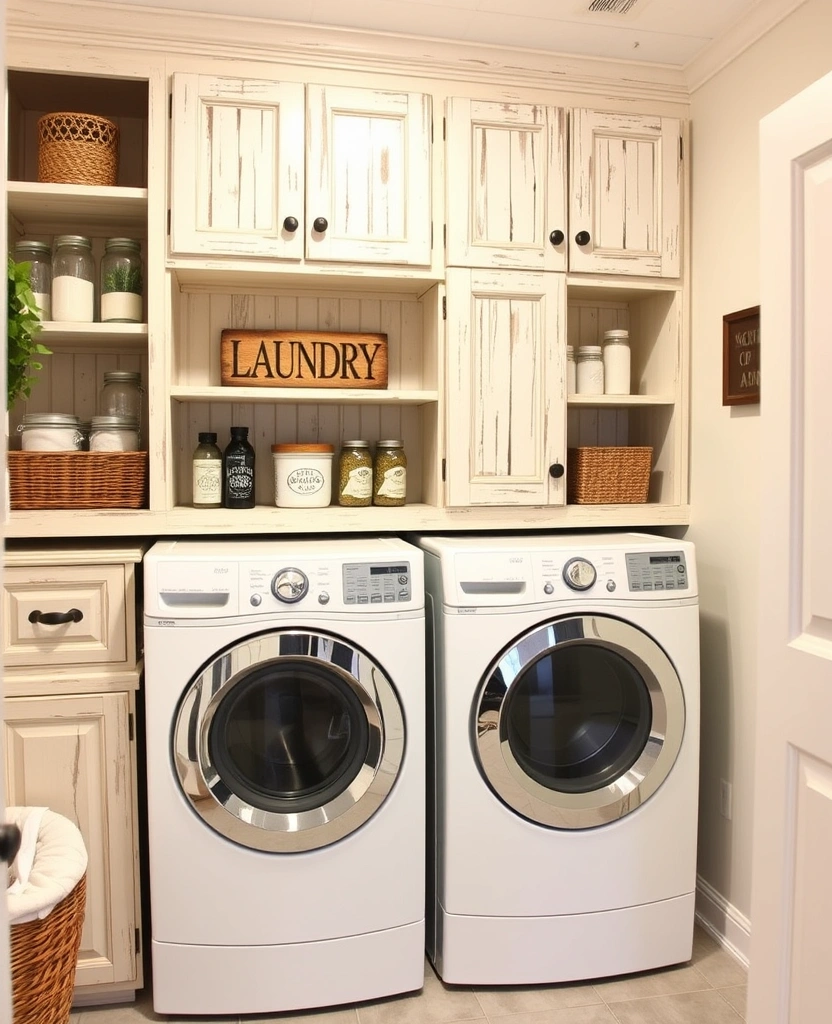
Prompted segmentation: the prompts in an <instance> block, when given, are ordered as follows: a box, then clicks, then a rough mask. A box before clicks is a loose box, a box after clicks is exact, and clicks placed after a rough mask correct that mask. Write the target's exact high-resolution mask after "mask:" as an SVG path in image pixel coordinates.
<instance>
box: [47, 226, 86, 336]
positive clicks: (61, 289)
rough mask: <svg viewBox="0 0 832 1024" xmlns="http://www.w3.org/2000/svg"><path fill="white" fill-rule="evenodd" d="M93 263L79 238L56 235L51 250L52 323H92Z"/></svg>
mask: <svg viewBox="0 0 832 1024" xmlns="http://www.w3.org/2000/svg"><path fill="white" fill-rule="evenodd" d="M94 280H95V263H94V261H93V258H92V245H91V244H90V240H89V238H84V236H83V235H56V236H55V241H54V244H53V248H52V319H53V320H57V321H69V322H74V323H92V321H93V319H94V315H95V285H94V284H93V281H94Z"/></svg>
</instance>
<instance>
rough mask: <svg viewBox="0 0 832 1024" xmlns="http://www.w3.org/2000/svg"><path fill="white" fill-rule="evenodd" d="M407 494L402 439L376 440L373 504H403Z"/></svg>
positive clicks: (405, 458) (405, 460) (405, 465)
mask: <svg viewBox="0 0 832 1024" xmlns="http://www.w3.org/2000/svg"><path fill="white" fill-rule="evenodd" d="M406 496H407V456H406V455H405V453H404V442H403V441H378V442H377V443H376V457H375V462H374V464H373V504H374V505H385V506H394V505H404V503H405V498H406Z"/></svg>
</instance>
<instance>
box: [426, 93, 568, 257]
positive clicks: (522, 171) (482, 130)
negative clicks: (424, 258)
mask: <svg viewBox="0 0 832 1024" xmlns="http://www.w3.org/2000/svg"><path fill="white" fill-rule="evenodd" d="M445 134H446V147H445V149H446V160H447V168H446V171H447V173H446V178H445V180H446V190H447V203H446V210H447V247H446V248H447V262H448V265H449V266H452V267H501V268H505V269H516V270H566V255H567V234H566V232H567V222H566V111H565V110H563V109H562V108H559V107H547V106H541V105H538V104H534V105H532V104H522V103H496V102H488V101H484V100H471V99H461V98H458V97H454V98H452V99H450V100H448V106H447V123H446V128H445Z"/></svg>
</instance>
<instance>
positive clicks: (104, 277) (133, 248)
mask: <svg viewBox="0 0 832 1024" xmlns="http://www.w3.org/2000/svg"><path fill="white" fill-rule="evenodd" d="M142 291H143V280H142V255H141V245H140V243H139V242H137V241H136V240H135V239H134V238H108V239H107V241H106V242H105V243H104V255H103V256H102V257H101V293H100V294H101V322H102V323H119V324H140V323H141V322H142Z"/></svg>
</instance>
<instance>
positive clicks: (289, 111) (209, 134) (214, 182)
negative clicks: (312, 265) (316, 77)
mask: <svg viewBox="0 0 832 1024" xmlns="http://www.w3.org/2000/svg"><path fill="white" fill-rule="evenodd" d="M303 121H304V114H303V86H302V85H298V84H295V83H285V82H283V83H278V82H268V81H260V80H257V79H244V78H241V79H235V78H219V77H217V78H215V77H211V76H208V75H189V74H177V75H174V76H173V128H172V136H173V137H172V152H173V157H172V178H171V251H172V253H173V254H175V255H199V254H206V255H228V256H269V257H272V258H284V259H300V258H301V257H302V255H303V190H304V189H303V184H304V183H303V179H304V164H303V137H304V126H303ZM290 216H291V217H295V218H296V219H297V221H298V225H299V226H298V228H297V230H295V231H293V232H292V231H287V230H285V229H284V227H283V222H284V220H285V218H286V217H290Z"/></svg>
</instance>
